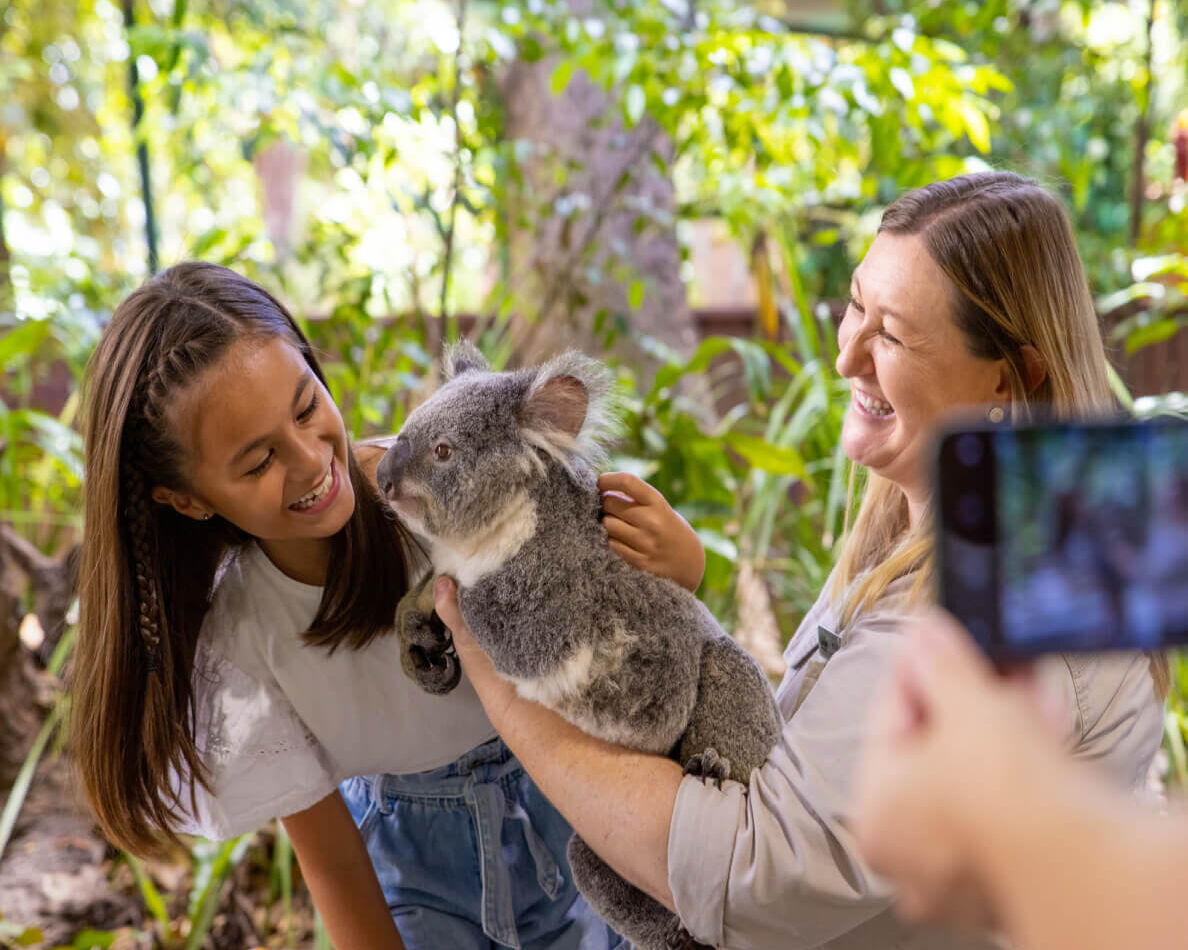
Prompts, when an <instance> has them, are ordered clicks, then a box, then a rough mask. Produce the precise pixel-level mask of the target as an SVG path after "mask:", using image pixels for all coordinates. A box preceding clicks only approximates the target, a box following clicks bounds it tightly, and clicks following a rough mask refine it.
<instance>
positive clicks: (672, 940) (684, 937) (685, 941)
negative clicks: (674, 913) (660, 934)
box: [664, 918, 713, 950]
mask: <svg viewBox="0 0 1188 950" xmlns="http://www.w3.org/2000/svg"><path fill="white" fill-rule="evenodd" d="M664 946H666V947H667V948H668V950H713V948H712V947H709V946H707V945H706V944H704V943H698V942H697V941H696V940H694V939H693V935H692V934H690V933H689V931H687V930H686V929H685V928H684V926H683V925H682V924H681V921H680V919H679V918H676V919H674V920H673V922H672V924H671V926H670V927H669V928H668V933H667V934H665V936H664Z"/></svg>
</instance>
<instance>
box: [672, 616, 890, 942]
mask: <svg viewBox="0 0 1188 950" xmlns="http://www.w3.org/2000/svg"><path fill="white" fill-rule="evenodd" d="M897 619H898V618H895V617H882V618H877V617H876V618H871V619H869V620H867V621H865V622H860V623H859V624H858V625H856V626H855V628H853V629H851V630H850V631H849V633H848V634H847V635H846V637H845V640H844V642H843V646H842V648H841V649H840V650H839V651H838V652H837V654H836V655H835V656H834V657H833V658H832V659H831V660H829V662H828V663H825V664H824V668H823V669H822V670H821V671H820V676H819V678H818V680H817V682H816V685H815V686H814V687H813V689H812V691H811V692H810V693H809V695H808V697H807V699H805V701H804V702H803V704H802V705H801V706H800V708H799V709H798V710H797V711H796V714H795V715H794V716H792V717H791V718H790V719H789V720H788V722H787V724H786V725H785V727H784V730H783V733H782V734H781V736H780V739H779V742H778V743H777V744H776V747H775V749H773V750H772V753H771V755H770V757H769V759H768V761H767V762H766V763H765V764H764V765H763V767H762V768H759V769H756V770H755V771H754V772H753V773H752V774H751V778H750V781H749V783H748V784H747V785H746V786H744V785H742V784H740V783H734V782H729V783H726V784H725V785H724V787H723V788H722V789H717V788H715V787H713V786H712V785H706V784H703V783H702V782H701V781H700V780H699V779H696V778H692V777H690V778H686V779H685V780H684V781H683V782H682V783H681V786H680V789H679V791H678V793H677V800H676V805H675V807H674V810H673V818H672V825H671V828H670V831H669V839H668V857H669V886H670V887H671V889H672V894H673V898H674V900H675V901H676V906H677V911H678V913H680V915H681V918H682V920H684V922H685V924H686V926H687V927H688V928H689V931H690V932H691V933H692V934H693V935H694V936H696V937H697V938H698V939H699V940H702V941H703V942H707V943H710V944H712V945H714V946H726V947H737V948H747V947H775V946H779V947H784V948H788V950H792V948H799V947H806V948H807V947H818V946H822V945H823V944H827V943H828V942H829V941H830V940H831V939H833V938H834V937H837V936H839V935H841V934H845V933H847V932H849V931H852V930H854V929H855V928H856V927H858V926H860V925H862V924H863V923H864V922H865V921H868V920H869V919H871V918H873V917H875V916H876V915H878V914H880V912H882V911H884V910H886V909H887V908H888V907H889V906H890V903H891V891H890V888H889V887H888V886H887V884H886V882H885V881H883V880H882V879H880V878H879V877H878V876H877V875H876V874H874V872H873V871H871V870H870V869H869V868H868V867H867V865H866V864H865V863H864V861H863V860H862V858H861V857H859V856H858V850H857V846H856V844H855V841H854V838H853V836H852V835H851V834H850V832H849V831H848V830H847V829H846V827H845V824H844V816H845V807H846V803H847V802H848V801H849V792H850V787H851V782H852V778H853V772H854V768H855V766H856V763H857V757H858V754H859V750H860V748H861V742H862V736H863V733H864V731H865V723H866V718H867V714H868V712H869V706H870V702H871V699H872V696H873V695H874V693H875V692H876V690H877V688H878V686H879V684H880V682H881V680H882V677H883V675H884V673H885V671H886V670H887V669H888V668H889V664H890V663H891V661H892V658H893V654H894V651H895V648H896V644H897V643H898V637H896V636H894V635H893V633H894V631H895V627H896V621H897ZM896 929H898V928H896Z"/></svg>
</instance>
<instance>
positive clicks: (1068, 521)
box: [937, 419, 1188, 657]
mask: <svg viewBox="0 0 1188 950" xmlns="http://www.w3.org/2000/svg"><path fill="white" fill-rule="evenodd" d="M937 477H938V485H937V488H938V495H939V499H940V511H941V516H940V519H939V520H940V525H939V528H940V531H939V545H938V546H939V550H938V560H939V565H940V567H939V576H940V594H941V597H940V599H941V603H942V605H943V606H945V607H946V608H947V609H948V610H950V612H952V613H954V614H955V615H957V616H958V618H959V619H961V620H962V621H963V622H964V623H965V625H966V626H967V627H969V629H970V631H971V633H973V635H974V636H975V638H976V639H978V640H979V642H981V643H982V644H983V646H984V647H985V648H986V649H987V650H988V652H990V653H991V654H994V655H997V656H1002V657H1011V656H1019V657H1023V656H1030V655H1034V654H1037V653H1043V652H1049V651H1064V652H1068V651H1093V650H1104V649H1157V648H1160V647H1163V646H1166V645H1169V644H1174V643H1183V642H1185V641H1186V640H1188V423H1186V422H1185V421H1183V420H1179V419H1167V420H1158V421H1152V422H1145V423H1096V424H1089V423H1085V424H1072V423H1063V424H1047V425H1031V426H1023V427H1019V428H1008V427H1001V428H986V429H980V430H979V429H972V430H967V431H959V432H952V433H949V434H948V435H946V436H945V437H944V438H943V439H942V441H941V449H940V465H939V470H938V475H937Z"/></svg>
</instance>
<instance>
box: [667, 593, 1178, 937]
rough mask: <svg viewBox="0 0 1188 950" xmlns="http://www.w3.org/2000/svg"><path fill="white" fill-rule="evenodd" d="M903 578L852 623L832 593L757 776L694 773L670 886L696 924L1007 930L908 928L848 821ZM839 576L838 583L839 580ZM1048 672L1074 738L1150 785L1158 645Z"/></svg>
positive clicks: (866, 930)
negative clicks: (1153, 650)
mask: <svg viewBox="0 0 1188 950" xmlns="http://www.w3.org/2000/svg"><path fill="white" fill-rule="evenodd" d="M911 582H912V578H911V577H904V578H900V579H899V580H898V581H896V582H895V583H894V584H893V585H892V586H891V587H890V588H888V590H887V593H886V594H884V596H883V597H882V598H881V599H880V600H879V601H878V602H877V603H876V604H875V605H874V606H873V608H871V609H868V610H865V611H863V612H861V613H859V614H858V615H857V616H856V617H855V618H854V619H853V620H852V622H851V623H850V625H849V626H848V627H845V628H843V627H842V626H841V625H840V623H839V619H838V607H837V605H835V604H833V603H831V600H830V597H829V596H828V593H826V594H823V595H822V596H821V597H820V599H819V600H818V601H817V603H816V604H815V605H814V606H813V608H812V610H810V611H809V613H808V615H807V616H806V617H805V619H804V622H803V623H802V624H801V625H800V628H799V629H798V630H797V633H796V636H795V637H793V639H792V641H791V642H790V643H789V645H788V649H787V650H786V651H785V653H784V659H785V660H786V662H787V664H788V670H787V673H786V675H785V676H784V680H783V682H782V683H781V684H780V687H779V690H778V691H777V694H776V699H777V702H778V704H779V707H780V711H781V713H782V714H783V716H784V719H785V726H784V730H783V733H782V734H781V736H780V739H779V742H778V743H777V744H776V747H775V749H774V750H773V751H772V753H771V756H770V757H769V758H768V761H767V762H766V763H765V764H764V765H763V767H762V768H759V769H756V770H755V771H754V772H753V773H752V775H751V778H750V781H749V782H748V783H747V784H746V785H743V784H740V783H737V782H727V783H725V785H724V786H723V787H722V788H721V789H718V788H715V787H714V786H713V785H712V784H709V785H707V784H703V783H702V782H701V781H700V780H699V779H696V778H692V777H689V778H686V779H685V780H684V781H683V782H682V783H681V786H680V790H679V792H678V793H677V800H676V805H675V807H674V810H673V816H672V826H671V829H670V831H669V837H668V864H669V886H670V888H671V889H672V894H673V898H674V899H675V901H676V907H677V910H678V912H679V913H680V915H681V918H682V919H683V920H684V922H685V924H686V926H687V927H688V929H689V931H690V932H691V933H692V934H693V935H694V936H695V937H697V938H698V939H699V940H701V941H702V942H704V943H708V944H710V945H712V946H716V947H728V948H731V950H751V948H773V950H774V948H780V950H801V948H810V947H825V948H829V950H884V948H904V950H925V948H942V947H943V948H946V950H948V948H958V947H960V948H965V947H970V948H974V947H991V946H998V945H999V944H996V943H994V942H993V941H991V940H989V939H986V940H979V939H973V938H969V937H964V936H957V935H955V934H952V933H948V932H945V931H942V930H939V929H934V928H919V927H908V926H906V925H904V924H902V923H900V922H899V921H898V920H897V919H896V918H895V916H894V914H893V912H892V910H891V903H892V894H893V892H892V890H891V889H890V888H889V886H888V885H887V883H886V881H884V880H882V879H881V878H879V877H878V876H877V875H876V874H875V873H874V872H873V871H871V870H870V869H869V868H868V867H867V865H866V863H865V862H864V861H863V859H862V858H861V857H860V856H859V853H858V849H857V847H856V845H855V842H854V838H853V836H852V834H851V833H850V831H849V830H848V829H847V827H846V817H847V814H848V808H849V802H850V792H851V784H852V781H853V777H854V770H855V766H856V765H857V760H858V756H859V754H860V750H861V746H862V740H863V733H864V730H865V724H866V721H867V716H868V713H869V711H870V703H871V700H872V699H873V698H874V697H875V696H876V695H877V692H878V690H879V688H880V686H881V685H882V681H883V677H884V675H885V674H886V673H887V671H888V670H889V669H890V664H891V663H892V661H893V658H894V653H895V650H896V647H897V644H898V641H899V636H898V634H899V630H900V628H901V624H902V623H903V621H904V620H905V619H906V617H907V615H908V614H909V613H910V610H909V609H908V607H907V605H906V593H907V591H908V590H909V589H910V585H911ZM829 586H830V585H829V584H826V587H825V589H826V591H828V590H829ZM1040 675H1041V676H1042V677H1044V678H1045V679H1047V680H1050V681H1051V682H1052V683H1054V684H1055V685H1056V686H1057V688H1058V689H1059V690H1061V691H1062V692H1063V694H1064V696H1065V697H1066V700H1067V708H1068V735H1069V746H1070V748H1071V750H1072V751H1073V752H1074V753H1075V754H1076V755H1077V756H1078V757H1081V758H1085V759H1091V760H1094V761H1096V762H1097V763H1098V765H1099V766H1100V767H1101V768H1102V769H1103V770H1104V771H1105V772H1107V773H1108V774H1109V775H1110V777H1111V778H1112V779H1113V780H1114V781H1115V782H1117V783H1118V784H1119V785H1121V786H1128V787H1130V788H1133V789H1135V790H1136V791H1137V790H1140V789H1142V788H1144V787H1145V782H1146V776H1147V773H1148V769H1149V767H1150V763H1151V760H1152V758H1153V757H1154V755H1155V752H1156V750H1157V749H1158V748H1159V743H1160V740H1161V736H1162V732H1163V704H1162V703H1161V702H1160V700H1159V698H1158V697H1157V695H1156V692H1155V689H1154V685H1153V681H1152V678H1151V675H1150V672H1149V664H1148V659H1147V657H1146V656H1143V655H1136V654H1112V655H1099V656H1093V657H1087V656H1071V655H1062V656H1055V657H1050V658H1048V659H1046V660H1045V661H1043V662H1042V663H1041V672H1040Z"/></svg>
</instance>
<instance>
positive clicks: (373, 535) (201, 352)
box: [71, 263, 408, 854]
mask: <svg viewBox="0 0 1188 950" xmlns="http://www.w3.org/2000/svg"><path fill="white" fill-rule="evenodd" d="M272 337H280V338H282V339H285V340H287V341H288V342H290V343H291V344H292V345H293V346H295V347H297V349H298V350H300V352H301V354H302V355H303V356H304V357H305V360H306V362H307V363H308V364H309V367H310V369H311V370H312V371H313V372H314V373H315V374H316V375H317V377H318V379H320V380H321V381H322V383H323V384H325V382H326V379H325V375H324V374H323V373H322V370H321V367H320V366H319V365H318V361H317V359H316V357H315V356H314V354H313V351H312V349H311V348H310V345H309V342H308V341H307V340H306V338H305V336H304V334H303V333H302V332H301V329H300V327H298V325H297V324H296V322H295V321H294V320H293V318H292V316H291V315H290V314H289V312H288V311H287V310H286V309H285V308H284V307H283V306H282V305H281V304H280V303H279V302H278V301H277V300H276V299H275V298H274V297H273V296H272V295H271V294H269V293H268V292H267V291H265V290H264V289H263V288H261V287H259V286H257V285H256V284H254V283H252V282H251V281H249V280H247V279H246V278H244V277H241V276H240V275H238V274H236V273H234V272H233V271H230V270H228V269H226V268H223V267H218V266H215V265H213V264H202V263H187V264H179V265H177V266H176V267H172V268H170V269H169V270H167V271H165V272H163V273H162V274H160V275H159V276H158V277H156V278H154V279H153V280H151V281H149V282H148V283H146V284H145V285H144V286H142V287H141V288H140V289H138V290H136V291H135V292H134V293H133V294H131V296H129V297H128V298H127V299H126V300H125V301H124V302H123V303H122V304H121V305H120V306H119V307H118V308H117V309H116V311H115V314H114V315H113V316H112V320H111V323H110V325H109V326H108V327H107V328H106V329H105V331H104V333H103V336H102V339H101V340H100V342H99V345H98V347H97V348H96V350H95V352H94V354H93V355H92V357H91V360H90V362H89V363H88V366H87V379H86V388H85V396H86V406H87V408H86V432H85V439H86V479H85V487H84V515H85V522H84V528H83V551H82V566H81V572H80V578H79V597H80V612H79V636H78V642H77V646H76V648H75V653H74V657H73V661H72V669H71V689H72V693H73V711H72V744H73V751H74V754H75V758H76V762H77V767H78V770H79V774H80V776H81V779H82V784H83V787H84V789H85V791H86V794H87V797H88V798H89V800H90V803H91V806H92V808H93V809H94V811H95V814H96V817H97V818H98V821H99V824H100V826H101V827H102V828H103V831H104V833H105V834H106V835H107V837H108V838H109V839H110V840H111V841H112V842H113V843H115V844H117V845H118V846H120V847H121V848H124V849H125V850H128V851H131V852H133V853H137V854H144V853H151V852H153V851H155V850H157V848H158V847H159V846H160V844H161V843H162V840H163V838H172V837H173V831H172V828H173V826H174V824H175V823H176V821H177V816H178V811H179V810H185V811H192V810H193V808H194V793H195V791H196V783H198V784H201V785H203V786H205V787H209V782H208V776H207V773H206V770H205V769H204V767H203V764H202V760H201V757H200V754H199V750H198V748H197V745H196V743H195V736H194V722H195V715H194V713H195V711H194V692H193V688H192V685H191V682H192V677H193V673H194V656H195V650H196V647H197V643H198V633H199V629H200V628H201V626H202V621H203V618H204V617H205V615H206V611H207V608H208V607H209V605H210V599H211V595H212V593H213V586H214V580H215V573H216V571H217V569H218V567H219V565H220V563H222V561H223V560H224V558H225V557H227V556H228V555H229V554H230V553H231V552H232V551H233V550H234V549H235V548H237V547H240V546H242V545H244V544H246V543H247V542H248V541H250V540H251V539H250V537H249V536H248V535H246V534H244V533H243V532H242V531H240V530H239V529H238V528H236V527H235V526H234V525H232V524H230V523H229V522H227V521H224V520H223V519H221V518H219V517H217V516H216V517H214V518H212V519H211V520H209V521H201V522H200V521H195V520H193V519H190V518H186V517H183V516H182V515H179V514H178V513H177V512H176V511H174V510H173V509H172V508H170V507H167V506H164V505H159V504H157V503H155V502H154V501H153V500H152V498H151V496H150V492H151V490H152V488H153V487H154V486H157V485H161V486H164V487H166V488H171V489H174V490H184V489H186V488H187V487H188V486H187V479H186V467H185V451H184V447H183V446H182V445H180V444H179V443H178V442H177V440H176V438H175V433H174V432H173V431H171V429H170V427H169V425H168V424H167V421H166V418H167V417H166V408H167V406H168V405H169V403H170V402H171V401H172V400H174V399H176V398H177V395H178V393H179V392H180V391H181V390H182V389H183V388H185V387H186V386H188V385H190V384H191V383H192V382H193V381H194V380H195V379H196V378H197V377H198V376H199V375H200V374H201V373H203V372H204V371H205V370H206V369H208V368H209V367H211V366H213V365H214V364H215V363H217V362H218V360H220V359H221V358H222V356H223V355H224V353H225V352H226V350H227V348H228V346H229V345H230V344H231V343H233V342H234V341H237V340H242V339H252V338H254V339H267V338H272ZM349 458H350V461H349V474H350V479H351V483H352V485H353V486H354V491H355V498H356V503H355V510H354V513H353V514H352V516H351V519H350V521H349V522H347V524H346V525H345V526H344V527H343V528H342V529H341V530H340V531H339V532H338V533H337V534H336V535H335V536H334V537H333V539H332V541H331V544H332V553H331V556H330V572H329V576H328V577H327V581H326V586H325V589H324V592H323V594H322V601H321V604H320V605H319V608H318V612H317V615H316V617H315V618H314V620H313V623H312V625H311V628H310V630H309V631H308V632H307V633H306V635H305V636H306V639H307V640H308V641H309V642H311V643H313V644H316V645H319V646H323V647H326V648H328V649H330V650H333V649H334V648H335V647H337V646H338V645H340V644H346V645H348V646H350V647H355V648H357V647H361V646H363V645H365V644H366V643H368V642H369V641H370V640H371V639H372V638H373V637H375V636H376V635H378V634H380V633H382V632H384V631H386V630H388V629H390V628H391V625H392V620H393V617H394V615H395V610H396V604H397V602H398V601H399V599H400V597H401V596H402V595H403V593H404V592H405V591H406V590H407V587H408V579H407V576H406V572H407V556H406V552H407V550H408V548H407V547H406V544H407V543H408V542H407V535H406V534H405V533H404V530H403V529H402V528H401V527H400V525H399V523H398V522H397V521H396V520H395V518H394V517H393V516H392V514H391V512H390V509H389V508H388V506H387V505H385V504H384V503H383V502H382V500H381V499H380V498H379V496H378V495H377V494H376V493H375V491H374V490H373V489H372V488H371V485H370V483H369V482H368V481H367V478H366V476H365V475H364V474H363V471H362V469H361V468H360V467H359V465H358V463H357V462H356V460H355V457H354V453H353V452H351V453H349ZM175 777H176V779H177V781H175Z"/></svg>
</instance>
